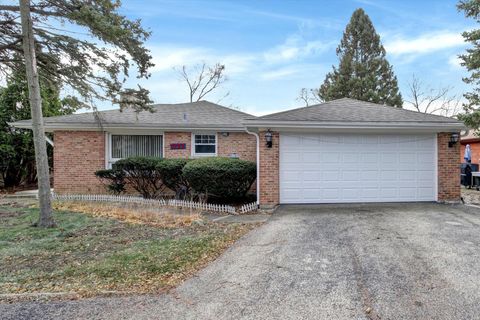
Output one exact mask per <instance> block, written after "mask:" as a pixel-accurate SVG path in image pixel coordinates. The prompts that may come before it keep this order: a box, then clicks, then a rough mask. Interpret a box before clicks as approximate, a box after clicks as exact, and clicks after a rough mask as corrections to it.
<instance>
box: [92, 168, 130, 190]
mask: <svg viewBox="0 0 480 320" xmlns="http://www.w3.org/2000/svg"><path fill="white" fill-rule="evenodd" d="M95 176H97V178H98V179H100V181H101V182H102V183H103V184H104V185H105V186H106V187H107V190H108V191H110V192H112V193H113V194H115V195H119V194H120V193H122V192H124V191H125V184H126V182H125V174H124V173H123V172H122V171H118V170H112V169H106V170H98V171H96V172H95Z"/></svg>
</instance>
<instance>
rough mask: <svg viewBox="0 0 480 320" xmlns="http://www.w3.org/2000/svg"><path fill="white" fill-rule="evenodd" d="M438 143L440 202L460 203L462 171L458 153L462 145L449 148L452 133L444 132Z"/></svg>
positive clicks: (439, 135)
mask: <svg viewBox="0 0 480 320" xmlns="http://www.w3.org/2000/svg"><path fill="white" fill-rule="evenodd" d="M437 137H438V138H437V143H438V201H440V202H458V201H460V176H459V175H460V171H459V164H460V162H459V161H458V153H459V152H460V143H456V144H455V145H454V146H453V147H451V148H449V147H448V141H449V140H450V133H448V132H442V133H439V134H438V135H437Z"/></svg>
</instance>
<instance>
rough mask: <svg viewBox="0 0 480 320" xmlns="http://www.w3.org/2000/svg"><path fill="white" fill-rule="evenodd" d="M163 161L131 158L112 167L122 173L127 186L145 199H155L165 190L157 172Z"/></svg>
mask: <svg viewBox="0 0 480 320" xmlns="http://www.w3.org/2000/svg"><path fill="white" fill-rule="evenodd" d="M162 161H163V159H161V158H155V157H130V158H125V159H121V160H118V161H117V162H115V163H114V164H113V166H112V167H113V170H114V171H120V172H122V173H123V174H124V176H125V181H126V182H127V184H129V185H131V186H132V187H133V188H134V189H135V190H137V191H138V192H139V193H140V194H141V195H142V196H143V197H144V198H146V199H155V198H158V197H159V196H160V194H161V193H162V192H163V191H164V190H165V185H164V184H163V181H162V176H161V175H160V173H159V172H158V171H157V170H156V167H157V165H158V164H159V163H160V162H162Z"/></svg>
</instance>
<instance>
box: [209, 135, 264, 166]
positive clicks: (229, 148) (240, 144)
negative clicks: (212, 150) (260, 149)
mask: <svg viewBox="0 0 480 320" xmlns="http://www.w3.org/2000/svg"><path fill="white" fill-rule="evenodd" d="M217 138H218V145H217V155H218V156H219V157H229V156H230V155H231V154H232V153H236V154H237V155H238V157H239V158H240V159H244V160H249V161H253V162H257V141H256V138H255V136H253V135H251V134H248V133H246V132H230V133H229V135H228V137H224V136H223V135H222V134H221V133H218V134H217Z"/></svg>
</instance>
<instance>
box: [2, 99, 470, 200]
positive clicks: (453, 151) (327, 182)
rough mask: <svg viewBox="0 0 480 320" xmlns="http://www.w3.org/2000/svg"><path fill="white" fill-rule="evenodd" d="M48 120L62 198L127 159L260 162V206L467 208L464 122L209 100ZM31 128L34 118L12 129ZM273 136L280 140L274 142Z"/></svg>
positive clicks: (351, 103) (84, 189)
mask: <svg viewBox="0 0 480 320" xmlns="http://www.w3.org/2000/svg"><path fill="white" fill-rule="evenodd" d="M153 107H154V109H155V112H154V113H150V112H141V113H139V114H136V113H135V112H133V111H131V110H125V111H123V112H120V111H118V110H111V111H102V112H100V119H101V125H99V122H98V121H97V120H96V119H95V118H94V115H93V114H92V113H83V114H74V115H68V116H59V117H49V118H45V130H46V131H47V132H53V135H54V168H55V170H54V188H55V192H57V193H98V192H105V189H104V187H103V186H102V185H101V184H100V183H99V181H98V180H97V179H96V178H95V176H94V174H93V173H94V171H96V170H99V169H103V168H109V167H110V166H111V164H112V163H113V162H115V161H116V160H118V159H121V158H123V157H128V156H133V155H142V156H159V157H166V158H175V157H184V158H195V157H203V156H225V157H238V158H241V159H246V160H251V161H256V162H257V164H258V173H257V185H256V186H257V188H256V189H257V195H258V201H259V204H260V206H262V207H264V208H268V207H273V206H276V205H278V204H293V203H297V204H303V203H349V202H350V203H355V202H409V201H415V202H416V201H438V202H458V201H459V200H460V184H459V173H458V164H459V159H458V154H459V152H460V143H452V141H451V140H452V139H453V138H454V137H455V135H452V133H459V132H460V130H462V129H464V126H463V124H462V123H461V122H459V121H457V120H454V119H451V118H446V117H441V116H436V115H429V114H423V113H418V112H414V111H408V110H404V109H399V108H393V107H387V106H383V105H378V104H373V103H367V102H362V101H358V100H353V99H347V98H344V99H339V100H335V101H330V102H327V103H323V104H319V105H314V106H310V107H305V108H299V109H293V110H289V111H284V112H280V113H274V114H270V115H266V116H262V117H254V116H252V115H249V114H246V113H243V112H240V111H237V110H232V109H229V108H225V107H222V106H219V105H216V104H213V103H210V102H207V101H200V102H194V103H185V104H158V105H154V106H153ZM11 125H12V126H15V127H17V128H31V121H29V120H27V121H18V122H15V123H12V124H11ZM267 137H271V144H270V145H268V144H267V143H266V139H267Z"/></svg>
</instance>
